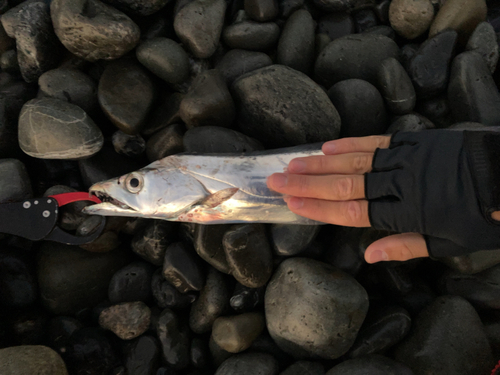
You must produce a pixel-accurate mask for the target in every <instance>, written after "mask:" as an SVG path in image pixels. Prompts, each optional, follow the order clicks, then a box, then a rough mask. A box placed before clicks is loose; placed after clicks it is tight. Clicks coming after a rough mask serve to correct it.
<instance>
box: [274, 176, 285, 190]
mask: <svg viewBox="0 0 500 375" xmlns="http://www.w3.org/2000/svg"><path fill="white" fill-rule="evenodd" d="M287 180H288V178H287V176H286V175H285V174H283V173H277V174H275V175H274V177H273V186H274V187H276V188H281V187H283V186H285V185H286V181H287Z"/></svg>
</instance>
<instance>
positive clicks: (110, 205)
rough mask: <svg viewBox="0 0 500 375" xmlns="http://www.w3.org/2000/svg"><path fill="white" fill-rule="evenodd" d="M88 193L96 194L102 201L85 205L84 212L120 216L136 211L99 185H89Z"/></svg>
mask: <svg viewBox="0 0 500 375" xmlns="http://www.w3.org/2000/svg"><path fill="white" fill-rule="evenodd" d="M89 195H90V196H92V195H94V196H96V197H97V198H99V199H100V200H101V202H102V203H98V204H93V205H91V206H86V207H85V208H84V209H83V212H84V213H86V214H94V215H103V216H121V215H130V214H133V213H137V211H136V210H135V209H134V208H132V207H130V206H129V205H127V204H125V203H123V202H122V201H120V200H118V199H116V198H114V197H112V196H111V195H109V194H108V193H107V192H106V191H105V190H103V189H101V188H99V187H91V188H90V190H89Z"/></svg>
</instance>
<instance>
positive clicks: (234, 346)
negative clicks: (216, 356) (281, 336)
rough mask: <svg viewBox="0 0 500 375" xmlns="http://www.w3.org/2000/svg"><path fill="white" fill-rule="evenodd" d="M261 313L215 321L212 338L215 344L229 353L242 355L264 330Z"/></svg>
mask: <svg viewBox="0 0 500 375" xmlns="http://www.w3.org/2000/svg"><path fill="white" fill-rule="evenodd" d="M264 326H265V321H264V317H263V316H262V314H261V313H246V314H240V315H235V316H224V317H220V318H217V319H216V320H215V321H214V325H213V328H212V337H213V340H214V341H215V343H216V344H217V345H218V346H219V347H221V348H222V349H224V350H225V351H227V352H229V353H240V352H242V351H244V350H246V349H248V348H249V347H250V345H251V344H252V342H253V341H254V340H255V339H256V338H257V337H258V336H259V335H260V334H261V333H262V331H263V330H264Z"/></svg>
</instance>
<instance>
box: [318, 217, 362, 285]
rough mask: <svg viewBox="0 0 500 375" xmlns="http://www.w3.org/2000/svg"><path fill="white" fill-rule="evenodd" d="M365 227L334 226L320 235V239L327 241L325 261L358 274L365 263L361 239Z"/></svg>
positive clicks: (347, 271) (353, 274)
mask: <svg viewBox="0 0 500 375" xmlns="http://www.w3.org/2000/svg"><path fill="white" fill-rule="evenodd" d="M365 231H366V229H365V228H351V227H341V226H334V227H332V228H329V230H327V231H323V232H321V233H320V235H319V239H320V240H321V241H322V242H323V243H325V248H326V249H325V251H324V253H323V261H324V262H326V263H328V264H331V265H332V266H334V267H335V268H338V269H341V270H342V271H344V272H346V273H348V274H350V275H351V276H356V275H357V274H358V272H359V271H360V270H361V267H362V266H363V265H364V264H365V260H364V258H363V255H362V252H361V247H360V240H361V236H362V235H363V233H364V232H365Z"/></svg>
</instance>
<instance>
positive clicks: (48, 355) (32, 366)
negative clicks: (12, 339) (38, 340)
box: [0, 345, 68, 375]
mask: <svg viewBox="0 0 500 375" xmlns="http://www.w3.org/2000/svg"><path fill="white" fill-rule="evenodd" d="M0 373H2V374H4V375H16V374H37V375H67V374H68V371H67V369H66V365H65V364H64V361H63V359H62V358H61V356H60V355H59V354H57V353H56V352H55V351H54V350H52V349H51V348H49V347H47V346H42V345H22V346H13V347H10V348H3V349H0Z"/></svg>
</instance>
